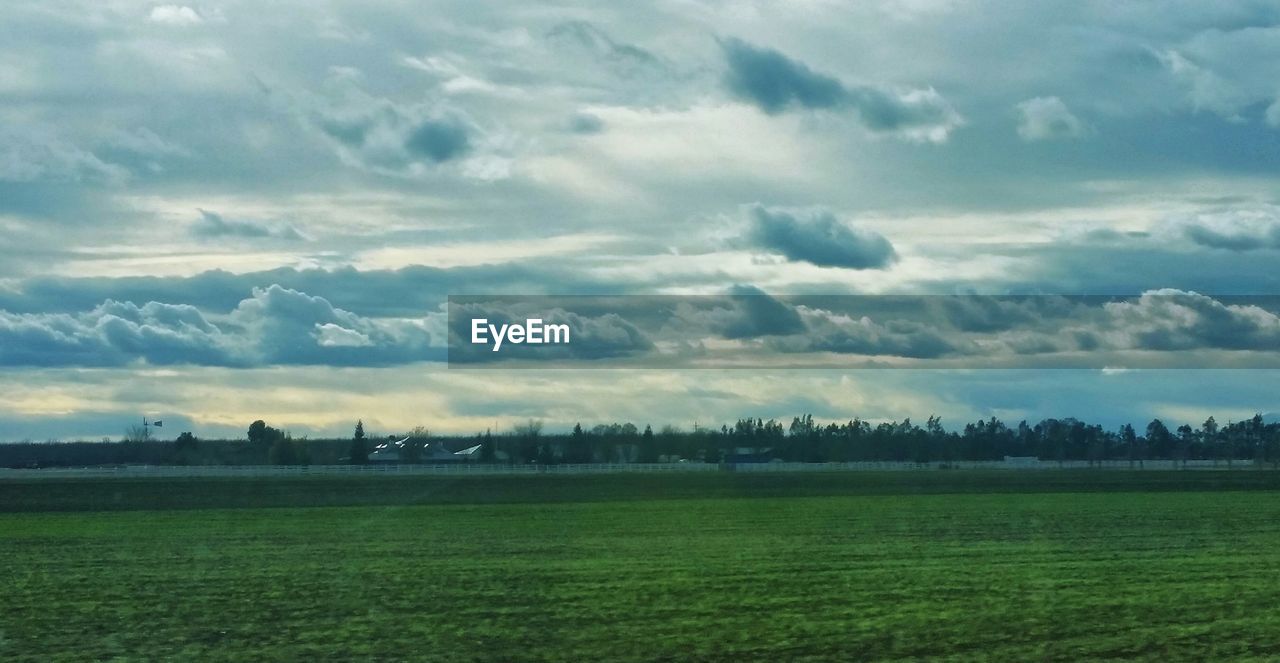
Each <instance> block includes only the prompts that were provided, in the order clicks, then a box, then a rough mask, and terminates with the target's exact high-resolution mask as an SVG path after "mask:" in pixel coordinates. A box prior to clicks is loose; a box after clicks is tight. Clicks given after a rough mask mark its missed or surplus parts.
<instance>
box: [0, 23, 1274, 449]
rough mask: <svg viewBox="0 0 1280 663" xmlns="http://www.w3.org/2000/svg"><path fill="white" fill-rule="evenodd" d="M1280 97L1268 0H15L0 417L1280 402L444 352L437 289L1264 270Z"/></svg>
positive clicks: (346, 424) (342, 428)
mask: <svg viewBox="0 0 1280 663" xmlns="http://www.w3.org/2000/svg"><path fill="white" fill-rule="evenodd" d="M597 5H598V6H597ZM1278 95H1280V4H1277V3H1275V2H1248V1H1241V2H1233V3H1205V2H1190V1H1188V2H1175V1H1170V2H1141V3H1124V4H1116V3H1112V2H1081V1H1079V0H1072V1H1069V2H1058V3H1054V2H1043V3H994V2H977V1H966V0H954V1H952V0H896V1H888V2H882V3H838V2H829V1H826V0H804V1H800V2H791V3H785V5H783V4H779V3H764V2H695V1H692V0H665V1H659V2H654V3H604V4H602V3H590V4H584V5H569V4H557V3H536V4H529V3H495V4H491V5H478V4H477V3H474V2H455V3H450V2H432V3H399V2H376V3H370V2H360V3H357V2H350V3H341V2H316V1H308V2H297V3H290V2H278V3H270V4H269V5H264V4H263V3H250V2H223V3H214V2H210V3H196V4H190V5H176V4H175V5H166V4H152V3H141V2H123V1H112V0H105V1H103V0H95V1H94V2H83V3H80V2H59V1H54V2H44V3H6V4H4V5H0V367H2V368H0V439H26V438H30V439H45V438H49V437H62V438H74V437H85V438H93V439H96V438H97V437H100V436H104V435H109V436H113V437H114V436H119V435H120V434H121V432H122V431H123V429H124V427H125V426H127V425H129V424H131V423H134V422H135V421H136V420H137V419H138V417H140V416H141V415H142V414H147V415H150V416H156V417H163V418H166V419H168V420H169V421H171V422H173V423H171V424H167V425H168V426H177V427H178V428H182V429H191V430H193V431H194V432H196V434H197V435H200V436H206V437H217V436H223V435H238V434H241V433H242V432H243V430H244V429H245V428H246V427H247V425H248V423H249V422H250V421H252V420H254V419H258V418H264V419H266V420H267V421H268V422H269V423H271V424H272V425H275V426H279V427H284V428H288V429H290V430H292V431H293V432H294V433H295V434H311V435H324V434H335V433H344V434H345V433H346V432H347V431H348V430H349V428H350V426H351V425H352V423H353V422H354V420H355V419H356V418H357V417H361V418H363V419H364V420H365V421H366V422H367V423H368V424H369V425H370V427H371V428H372V429H375V430H386V431H395V430H403V429H407V428H410V427H412V426H414V425H418V424H422V425H426V426H428V427H430V428H432V429H433V430H439V431H450V432H468V433H469V432H474V431H476V430H481V429H484V428H486V427H495V426H496V427H498V428H503V427H505V426H508V425H510V423H512V422H513V421H517V420H524V419H528V418H531V417H532V418H538V419H543V420H545V421H546V422H547V425H548V428H550V429H556V428H561V427H566V426H570V425H572V423H573V422H574V421H577V420H582V421H584V422H599V421H611V420H632V421H636V422H637V423H643V422H651V423H654V424H655V425H657V424H660V423H668V422H670V423H674V424H678V425H683V426H685V427H688V426H691V425H692V424H693V422H695V421H696V422H699V423H701V424H703V425H707V424H709V423H710V424H718V423H720V422H723V421H731V420H733V419H735V418H737V417H739V416H746V415H758V416H763V417H769V416H778V417H790V416H792V415H795V414H798V413H800V412H802V411H806V412H812V413H813V414H814V415H815V416H816V417H818V418H843V417H850V416H854V415H857V416H861V417H863V418H870V419H881V418H901V417H903V416H914V417H919V418H924V417H925V416H927V415H928V414H930V413H938V414H941V415H942V416H943V418H944V421H945V422H946V423H948V424H950V425H958V424H960V423H961V422H963V421H964V420H966V419H972V418H975V417H979V416H990V415H996V416H1001V417H1005V418H1011V419H1015V420H1016V419H1019V418H1023V417H1027V418H1031V419H1039V418H1041V417H1045V416H1078V417H1081V418H1087V419H1089V420H1096V421H1100V422H1103V423H1106V424H1108V425H1115V424H1118V423H1120V422H1121V421H1122V420H1127V419H1129V418H1133V419H1135V420H1140V419H1142V418H1149V417H1152V416H1161V417H1165V418H1171V419H1174V420H1176V421H1179V422H1181V421H1183V420H1187V421H1198V420H1201V419H1203V417H1205V416H1207V415H1208V414H1215V415H1217V416H1218V418H1219V419H1229V418H1240V417H1245V416H1250V415H1252V414H1253V413H1254V412H1255V411H1262V412H1274V411H1276V410H1280V404H1277V402H1276V398H1277V397H1276V396H1275V395H1276V394H1277V393H1280V389H1277V387H1280V371H1271V370H1251V371H1227V370H1191V371H1168V370H1164V371H1118V370H1107V371H1102V370H1079V371H1076V370H1048V371H1031V370H1013V371H1010V370H981V369H974V370H948V371H941V370H865V371H848V370H845V371H841V370H810V371H801V370H773V371H766V370H751V371H745V370H739V371H718V370H682V371H670V370H638V371H622V370H616V371H609V370H587V371H571V370H555V371H552V370H548V371H530V370H521V371H519V372H516V371H511V372H494V371H492V370H485V371H467V370H459V369H456V368H455V369H447V368H445V366H444V364H443V363H442V358H443V351H442V350H443V345H444V341H443V338H444V334H445V333H446V330H445V324H444V322H443V321H442V312H443V310H444V309H443V304H444V301H445V297H446V296H448V295H460V294H472V295H474V294H682V295H683V294H715V293H724V292H730V291H734V290H733V289H735V288H739V289H740V288H753V289H756V290H758V291H760V292H767V293H770V294H777V295H783V294H809V295H813V294H822V295H827V294H965V293H979V294H1064V295H1080V294H1125V295H1131V294H1132V295H1136V294H1141V293H1144V292H1149V291H1155V290H1161V291H1165V292H1169V293H1173V295H1174V296H1178V297H1193V295H1191V294H1189V293H1198V294H1199V295H1211V296H1216V295H1269V294H1273V293H1277V292H1280V269H1276V266H1277V257H1280V199H1278V198H1280V188H1278V187H1277V184H1276V183H1277V182H1280V179H1278V178H1277V175H1280V99H1278ZM1179 293H1182V294H1179ZM1207 310H1208V309H1195V308H1192V309H1189V310H1181V309H1180V310H1179V311H1177V312H1175V314H1176V315H1183V316H1187V315H1190V316H1198V315H1210V314H1211V313H1212V312H1211V311H1210V312H1209V313H1205V311H1207ZM1215 310H1216V309H1215ZM1237 313H1239V311H1237ZM1246 317H1248V318H1249V320H1250V324H1253V325H1254V326H1255V327H1256V328H1258V329H1262V330H1264V332H1266V330H1270V332H1266V333H1271V334H1272V335H1271V336H1266V335H1265V334H1264V335H1263V336H1264V337H1265V338H1270V339H1273V340H1274V339H1275V338H1276V336H1275V335H1274V332H1275V329H1276V328H1275V325H1276V324H1277V320H1276V318H1275V317H1274V316H1272V317H1271V318H1267V317H1266V316H1265V315H1264V316H1261V317H1259V316H1258V315H1254V313H1249V314H1248V315H1247V316H1246ZM1192 322H1193V323H1194V322H1195V320H1193V321H1192Z"/></svg>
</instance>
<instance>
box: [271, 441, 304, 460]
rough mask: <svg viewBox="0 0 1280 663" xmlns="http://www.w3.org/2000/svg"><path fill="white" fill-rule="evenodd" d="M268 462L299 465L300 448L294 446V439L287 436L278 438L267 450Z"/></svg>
mask: <svg viewBox="0 0 1280 663" xmlns="http://www.w3.org/2000/svg"><path fill="white" fill-rule="evenodd" d="M267 462H269V463H271V464H272V465H298V464H299V463H298V450H297V449H296V448H295V447H294V446H293V440H290V439H288V438H285V437H280V438H278V439H276V441H275V442H273V443H272V444H271V450H270V451H268V452H267Z"/></svg>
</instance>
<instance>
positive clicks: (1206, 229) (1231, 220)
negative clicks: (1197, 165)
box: [1175, 207, 1280, 251]
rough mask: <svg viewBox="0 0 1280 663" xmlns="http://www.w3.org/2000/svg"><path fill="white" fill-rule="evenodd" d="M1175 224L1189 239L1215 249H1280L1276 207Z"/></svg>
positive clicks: (1278, 218)
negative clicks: (1179, 226)
mask: <svg viewBox="0 0 1280 663" xmlns="http://www.w3.org/2000/svg"><path fill="white" fill-rule="evenodd" d="M1175 225H1181V227H1182V232H1183V233H1184V234H1185V235H1186V237H1187V239H1189V240H1191V241H1192V242H1194V243H1196V244H1199V245H1200V246H1205V247H1209V248H1212V249H1224V250H1227V251H1256V250H1260V249H1280V210H1278V209H1276V208H1274V207H1265V208H1260V209H1241V210H1233V211H1231V212H1223V213H1215V214H1202V215H1200V216H1197V217H1195V218H1193V219H1190V220H1186V221H1182V222H1180V223H1175Z"/></svg>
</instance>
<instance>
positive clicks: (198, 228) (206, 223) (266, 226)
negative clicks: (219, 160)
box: [191, 209, 304, 240]
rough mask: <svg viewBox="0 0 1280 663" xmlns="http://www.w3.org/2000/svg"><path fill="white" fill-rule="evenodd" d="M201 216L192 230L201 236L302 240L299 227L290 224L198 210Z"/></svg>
mask: <svg viewBox="0 0 1280 663" xmlns="http://www.w3.org/2000/svg"><path fill="white" fill-rule="evenodd" d="M198 211H199V212H200V218H199V219H196V221H195V223H193V224H191V232H193V233H195V234H196V235H198V236H200V237H250V238H266V237H272V238H276V239H289V240H300V239H304V237H303V235H302V233H301V232H299V231H298V229H297V228H294V227H293V226H291V225H289V224H271V223H266V222H263V221H256V220H252V219H235V220H232V219H227V218H226V217H224V216H222V215H221V214H218V213H217V212H210V211H208V210H203V209H202V210H198Z"/></svg>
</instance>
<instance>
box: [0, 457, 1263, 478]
mask: <svg viewBox="0 0 1280 663" xmlns="http://www.w3.org/2000/svg"><path fill="white" fill-rule="evenodd" d="M1255 467H1257V466H1255V465H1254V464H1253V463H1252V462H1250V461H1235V462H1233V463H1230V464H1228V463H1227V462H1226V461H1217V462H1215V461H1210V460H1192V461H1186V462H1185V463H1183V462H1181V461H1172V460H1148V461H1142V462H1133V463H1131V462H1129V461H1127V460H1107V461H1101V462H1089V461H1083V460H1081V461H1062V462H1058V461H1049V460H1041V461H1033V462H1005V461H999V460H993V461H958V462H951V463H943V462H933V463H895V462H859V463H736V464H725V465H716V464H714V463H614V464H606V463H596V464H583V465H569V464H566V465H489V464H478V463H457V464H452V465H287V466H282V465H190V466H178V465H126V466H120V467H67V468H44V469H34V470H33V469H21V470H13V469H2V468H0V479H58V478H69V479H70V478H112V477H115V478H123V479H134V478H146V477H154V478H170V479H184V478H204V477H247V478H266V477H327V476H468V475H473V476H498V475H506V476H511V475H540V474H541V475H552V474H554V475H584V474H619V473H656V472H663V473H689V472H716V471H721V470H725V471H733V472H752V473H756V472H920V471H929V470H1005V471H1049V470H1082V469H1099V470H1166V471H1167V470H1214V469H1217V470H1227V469H1234V470H1244V469H1253V468H1255Z"/></svg>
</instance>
